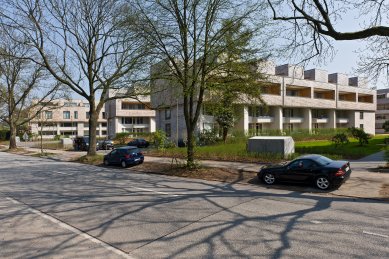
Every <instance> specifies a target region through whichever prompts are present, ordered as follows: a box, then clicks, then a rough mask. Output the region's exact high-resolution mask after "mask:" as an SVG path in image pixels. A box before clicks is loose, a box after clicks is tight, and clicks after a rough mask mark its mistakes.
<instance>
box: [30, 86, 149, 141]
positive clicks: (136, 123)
mask: <svg viewBox="0 0 389 259" xmlns="http://www.w3.org/2000/svg"><path fill="white" fill-rule="evenodd" d="M114 94H117V93H116V92H115V91H110V92H109V93H108V95H109V96H112V95H114ZM149 105H150V97H142V98H140V102H139V101H137V100H134V99H126V98H123V99H116V100H111V101H108V102H107V103H106V104H105V107H103V109H102V111H101V112H100V115H99V119H98V126H97V132H96V133H97V137H101V138H103V137H108V138H113V137H114V136H115V134H116V133H119V132H130V133H131V132H137V133H139V132H146V133H147V132H154V131H155V111H154V110H151V109H150V107H149ZM88 119H89V104H88V102H86V101H82V100H64V99H60V100H55V101H53V102H52V104H51V105H49V106H48V107H47V108H45V109H44V110H43V111H42V112H41V114H40V115H39V116H38V117H37V118H36V119H34V120H33V121H31V122H30V127H31V131H32V133H34V134H36V135H39V133H40V131H41V130H42V135H43V137H44V138H54V137H55V136H56V135H60V136H68V137H75V136H88V135H89V124H88ZM41 126H43V128H41Z"/></svg>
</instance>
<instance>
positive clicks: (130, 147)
mask: <svg viewBox="0 0 389 259" xmlns="http://www.w3.org/2000/svg"><path fill="white" fill-rule="evenodd" d="M134 148H138V147H135V146H125V147H118V148H116V149H122V150H123V149H134Z"/></svg>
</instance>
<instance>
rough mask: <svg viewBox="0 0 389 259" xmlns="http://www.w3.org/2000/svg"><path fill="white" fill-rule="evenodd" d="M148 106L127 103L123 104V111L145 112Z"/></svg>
mask: <svg viewBox="0 0 389 259" xmlns="http://www.w3.org/2000/svg"><path fill="white" fill-rule="evenodd" d="M145 109H146V105H144V104H143V103H126V102H122V110H145Z"/></svg>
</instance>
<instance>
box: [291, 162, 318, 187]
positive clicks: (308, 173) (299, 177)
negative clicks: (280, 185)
mask: <svg viewBox="0 0 389 259" xmlns="http://www.w3.org/2000/svg"><path fill="white" fill-rule="evenodd" d="M317 168H318V164H317V163H316V162H315V161H313V160H311V159H302V160H301V162H300V164H299V167H298V168H297V169H296V170H295V179H296V181H298V182H307V181H310V180H311V179H312V178H313V177H314V175H315V170H316V169H317Z"/></svg>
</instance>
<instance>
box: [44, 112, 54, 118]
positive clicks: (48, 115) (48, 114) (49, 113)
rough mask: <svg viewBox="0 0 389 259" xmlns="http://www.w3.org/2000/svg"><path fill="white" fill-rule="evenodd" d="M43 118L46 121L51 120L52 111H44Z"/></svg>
mask: <svg viewBox="0 0 389 259" xmlns="http://www.w3.org/2000/svg"><path fill="white" fill-rule="evenodd" d="M45 118H46V119H52V118H53V112H52V111H45Z"/></svg>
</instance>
